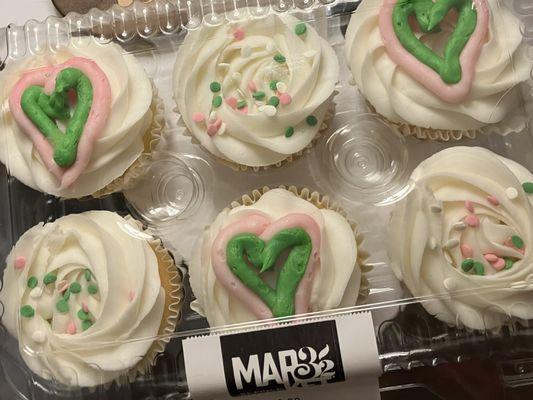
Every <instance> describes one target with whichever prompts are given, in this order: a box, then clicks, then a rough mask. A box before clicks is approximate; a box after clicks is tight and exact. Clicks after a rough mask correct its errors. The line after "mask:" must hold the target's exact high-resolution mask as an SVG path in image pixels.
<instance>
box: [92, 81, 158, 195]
mask: <svg viewBox="0 0 533 400" xmlns="http://www.w3.org/2000/svg"><path fill="white" fill-rule="evenodd" d="M152 91H153V92H152V93H153V96H152V103H151V104H150V110H151V111H152V123H151V124H150V127H149V128H148V129H147V131H146V132H145V134H144V136H143V144H144V150H143V152H142V153H141V155H140V156H139V157H138V158H137V160H135V161H134V162H133V164H131V165H130V166H129V167H128V169H126V171H125V172H124V173H123V174H122V176H119V177H118V178H116V179H115V180H113V181H112V182H111V183H109V184H108V185H107V186H105V187H104V188H102V189H100V190H98V191H97V192H95V193H93V194H92V195H91V196H92V197H96V198H100V197H104V196H108V195H110V194H112V193H115V192H120V191H122V190H124V189H129V188H131V187H132V186H134V185H135V183H136V180H137V179H138V178H140V177H141V176H142V175H144V172H145V170H146V165H147V163H149V162H150V161H151V158H152V152H153V151H154V149H155V148H156V147H157V145H158V144H159V142H160V141H161V137H162V135H163V129H164V128H165V104H164V103H163V100H162V99H161V98H160V97H159V95H158V91H157V88H156V87H155V85H154V83H153V82H152Z"/></svg>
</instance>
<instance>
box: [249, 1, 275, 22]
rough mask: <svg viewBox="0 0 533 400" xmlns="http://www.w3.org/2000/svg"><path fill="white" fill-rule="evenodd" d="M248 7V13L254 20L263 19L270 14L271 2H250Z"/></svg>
mask: <svg viewBox="0 0 533 400" xmlns="http://www.w3.org/2000/svg"><path fill="white" fill-rule="evenodd" d="M248 6H249V7H248V12H249V13H250V15H251V16H252V17H254V18H262V17H265V16H267V15H268V14H269V13H270V2H269V1H268V0H250V1H249V2H248Z"/></svg>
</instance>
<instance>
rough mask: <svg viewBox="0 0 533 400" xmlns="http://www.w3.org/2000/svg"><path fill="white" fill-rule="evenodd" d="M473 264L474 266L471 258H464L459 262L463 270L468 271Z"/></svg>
mask: <svg viewBox="0 0 533 400" xmlns="http://www.w3.org/2000/svg"><path fill="white" fill-rule="evenodd" d="M473 266H474V260H472V259H471V258H465V259H464V260H463V262H462V263H461V268H462V269H463V271H464V272H468V271H470V270H471V269H472V267H473Z"/></svg>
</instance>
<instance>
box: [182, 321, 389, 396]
mask: <svg viewBox="0 0 533 400" xmlns="http://www.w3.org/2000/svg"><path fill="white" fill-rule="evenodd" d="M183 352H184V356H185V371H186V373H187V383H188V385H189V390H190V392H191V395H192V398H193V399H194V400H215V399H233V398H237V399H239V400H267V399H268V400H319V399H320V400H322V399H324V396H325V395H326V394H332V393H333V394H334V395H335V399H336V400H344V399H350V400H352V399H353V398H354V393H357V398H360V399H365V400H379V398H380V396H379V385H378V376H379V375H380V374H381V368H380V364H379V358H378V350H377V344H376V338H375V335H374V325H373V323H372V315H371V314H370V313H369V312H365V313H358V314H351V315H345V316H339V317H335V318H332V319H326V320H320V321H317V322H309V323H302V322H300V323H298V322H294V323H290V324H284V325H280V326H279V327H269V328H268V329H259V330H253V331H247V332H241V333H231V334H223V335H210V336H201V337H194V338H189V339H185V340H184V341H183Z"/></svg>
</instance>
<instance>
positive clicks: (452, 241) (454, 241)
mask: <svg viewBox="0 0 533 400" xmlns="http://www.w3.org/2000/svg"><path fill="white" fill-rule="evenodd" d="M457 246H459V239H448V241H447V242H446V243H444V246H442V247H443V248H444V249H446V250H450V249H453V248H454V247H457Z"/></svg>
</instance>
